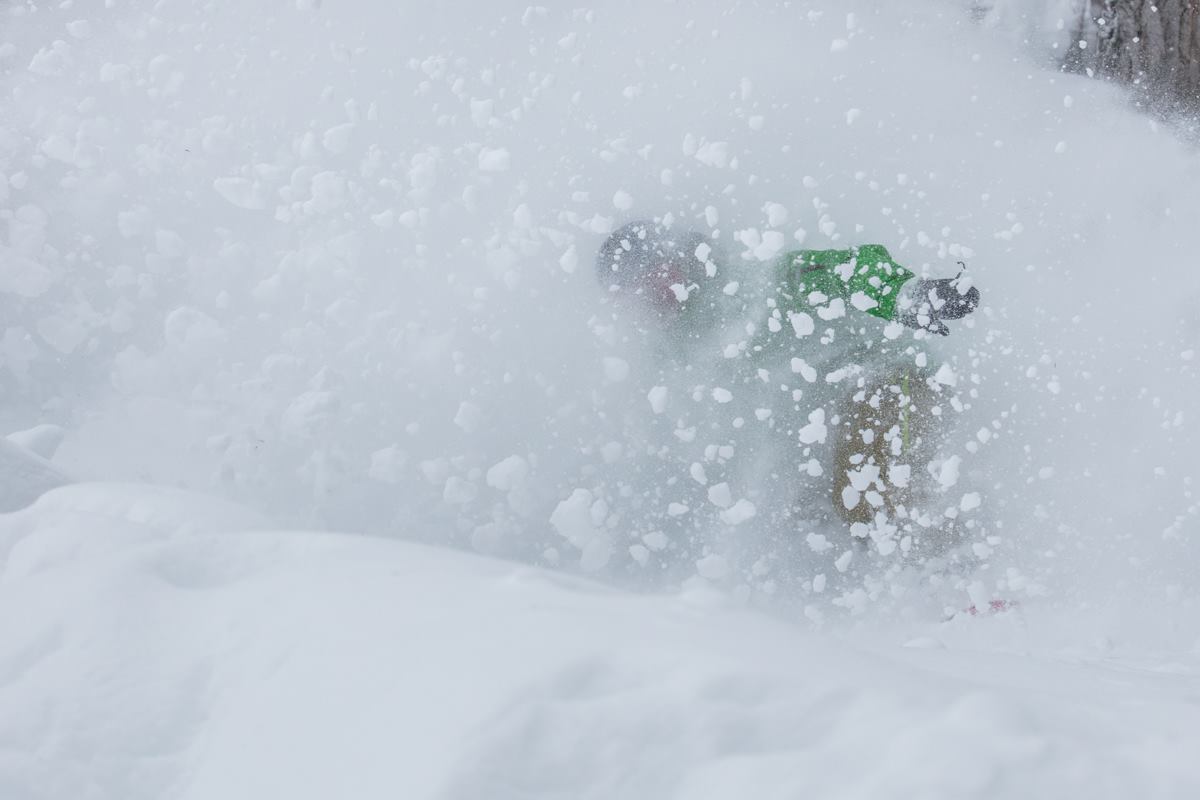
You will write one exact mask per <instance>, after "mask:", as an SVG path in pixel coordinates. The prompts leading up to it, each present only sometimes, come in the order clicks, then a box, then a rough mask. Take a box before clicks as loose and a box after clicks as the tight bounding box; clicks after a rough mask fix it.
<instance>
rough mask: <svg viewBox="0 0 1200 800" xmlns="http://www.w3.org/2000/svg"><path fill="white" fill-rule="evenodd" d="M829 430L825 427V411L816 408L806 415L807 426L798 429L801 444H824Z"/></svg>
mask: <svg viewBox="0 0 1200 800" xmlns="http://www.w3.org/2000/svg"><path fill="white" fill-rule="evenodd" d="M828 433H829V429H828V428H826V427H825V409H823V408H818V409H817V410H815V411H813V412H812V413H810V414H809V415H808V424H807V425H805V426H804V427H803V428H801V429H800V432H799V436H800V442H801V443H802V444H814V443H817V442H821V443H824V442H825V436H826V435H827V434H828Z"/></svg>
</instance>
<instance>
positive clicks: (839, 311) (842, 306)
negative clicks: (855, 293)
mask: <svg viewBox="0 0 1200 800" xmlns="http://www.w3.org/2000/svg"><path fill="white" fill-rule="evenodd" d="M817 316H818V317H820V318H821V319H823V320H825V321H826V322H828V321H829V320H832V319H840V318H841V317H844V316H846V301H845V300H843V299H842V298H840V297H835V298H833V299H832V300H830V301H829V305H828V306H826V307H824V308H818V309H817Z"/></svg>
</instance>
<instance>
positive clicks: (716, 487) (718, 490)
mask: <svg viewBox="0 0 1200 800" xmlns="http://www.w3.org/2000/svg"><path fill="white" fill-rule="evenodd" d="M708 502H710V503H712V504H713V505H714V506H717V507H718V508H729V507H730V506H731V505H733V493H732V492H730V491H729V484H728V483H724V482H722V483H714V484H713V485H712V486H710V487H708Z"/></svg>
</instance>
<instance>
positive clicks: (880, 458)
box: [831, 369, 954, 555]
mask: <svg viewBox="0 0 1200 800" xmlns="http://www.w3.org/2000/svg"><path fill="white" fill-rule="evenodd" d="M927 378H928V376H927V375H926V374H924V373H923V372H922V371H920V370H918V369H913V370H911V371H904V370H900V371H896V372H892V373H889V374H886V375H885V376H883V377H879V378H875V379H868V380H867V382H866V384H865V386H864V387H863V388H861V389H856V390H855V391H854V392H853V393H852V394H851V395H850V396H849V397H847V398H846V400H845V401H844V402H843V404H842V406H841V407H840V409H839V414H840V416H841V420H840V424H839V425H838V427H837V432H838V434H837V441H836V445H835V453H834V469H835V473H834V482H833V497H832V498H831V499H832V501H833V506H834V508H835V509H836V510H837V513H838V515H839V516H840V517H841V518H842V519H843V520H845V521H846V523H847V524H851V525H852V524H853V523H866V524H869V523H871V522H872V521H873V520H874V519H875V517H876V515H877V514H878V513H879V512H881V511H882V512H883V513H885V514H886V515H887V517H888V519H889V521H890V522H891V524H893V525H899V526H900V527H901V528H902V529H904V530H905V531H906V532H907V533H908V535H911V536H912V537H913V541H914V543H915V545H916V546H915V548H914V549H915V550H916V551H917V552H919V553H921V554H926V555H933V554H936V553H940V552H942V551H944V550H945V549H946V548H947V547H949V546H950V545H951V544H953V539H954V537H953V533H952V531H950V530H949V529H948V528H947V527H946V526H945V525H941V524H938V525H931V524H928V523H929V522H930V520H931V518H933V517H934V513H933V511H932V505H931V504H932V502H933V501H934V499H935V495H934V493H933V487H932V486H931V478H930V476H929V474H928V472H927V470H926V465H927V464H928V463H929V461H930V459H931V458H932V457H933V455H934V453H935V452H936V449H937V444H938V443H937V441H936V437H937V435H938V433H939V429H940V426H939V425H938V420H939V418H938V417H937V416H935V415H934V414H932V413H931V409H932V408H933V407H934V406H935V405H937V404H938V402H939V400H940V399H941V398H940V397H939V396H938V394H937V393H936V392H934V391H933V390H932V389H930V388H929V386H928V384H927ZM897 466H907V467H908V476H907V480H904V479H903V474H902V470H897V469H896V467H897ZM897 484H904V485H902V486H900V485H897ZM917 517H922V518H923V521H924V522H925V523H927V524H925V525H920V524H918V523H917V519H916V518H917ZM936 518H937V520H938V522H939V523H941V522H942V520H941V515H940V513H938V514H936Z"/></svg>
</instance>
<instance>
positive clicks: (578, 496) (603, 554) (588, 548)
mask: <svg viewBox="0 0 1200 800" xmlns="http://www.w3.org/2000/svg"><path fill="white" fill-rule="evenodd" d="M602 506H603V503H602V502H601V501H595V500H593V497H592V493H591V492H589V491H588V490H587V489H575V490H574V491H572V492H571V496H570V497H568V498H567V499H566V500H563V501H562V502H560V503H559V504H558V505H557V506H555V508H554V511H553V513H551V514H550V524H551V525H552V526H553V527H554V530H556V531H557V532H558V534H559V535H560V536H562V537H564V538H565V539H567V541H569V542H570V543H571V544H573V545H574V546H575V547H577V548H578V549H579V550H580V551H581V553H580V559H579V565H580V566H581V567H583V569H584V570H586V571H588V572H595V571H597V570H599V569H602V568H603V567H604V566H605V565H606V564H608V560H609V558H611V556H612V543H611V542H609V540H608V537H607V536H605V535H603V533H602V532H601V531H600V530H599V529H598V528H597V526H596V523H595V521H594V520H595V518H596V517H597V516H600V514H601V512H602V511H603V508H602Z"/></svg>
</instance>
